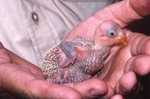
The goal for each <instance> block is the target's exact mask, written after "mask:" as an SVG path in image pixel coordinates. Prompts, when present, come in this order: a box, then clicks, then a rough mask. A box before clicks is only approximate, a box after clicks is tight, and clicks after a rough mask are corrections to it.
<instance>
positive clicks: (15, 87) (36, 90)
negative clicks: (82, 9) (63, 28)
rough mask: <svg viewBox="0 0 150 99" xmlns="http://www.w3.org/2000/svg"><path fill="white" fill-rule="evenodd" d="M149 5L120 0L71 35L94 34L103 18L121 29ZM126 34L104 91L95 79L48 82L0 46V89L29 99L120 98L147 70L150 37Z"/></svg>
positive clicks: (138, 0) (137, 0) (146, 0)
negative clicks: (125, 43)
mask: <svg viewBox="0 0 150 99" xmlns="http://www.w3.org/2000/svg"><path fill="white" fill-rule="evenodd" d="M149 5H150V1H149V0H123V1H121V2H119V3H117V4H114V5H111V6H109V7H107V8H105V9H103V10H101V11H99V12H97V13H96V14H95V15H94V16H92V17H90V18H89V19H87V20H86V21H85V22H82V23H81V24H79V25H78V26H77V28H75V29H74V30H73V31H72V33H71V34H72V36H73V37H74V35H75V34H78V33H79V34H80V33H87V35H91V34H90V33H94V31H95V29H96V27H97V26H98V25H99V24H101V23H102V22H104V21H105V20H112V21H113V22H115V23H117V24H119V25H120V27H121V28H125V26H126V25H128V23H129V22H131V21H134V20H136V19H141V18H142V16H145V15H149V14H150V6H149ZM125 12H126V13H125ZM87 27H90V28H87ZM126 35H127V37H128V46H127V47H125V48H124V49H122V50H120V51H119V52H117V55H116V56H115V57H116V58H115V59H113V60H111V61H110V62H109V63H108V66H109V65H110V64H113V65H111V66H109V67H112V68H111V69H110V71H109V72H107V74H108V75H107V76H105V79H104V80H105V81H106V82H107V86H108V91H107V89H106V86H105V84H104V83H103V82H102V81H99V80H96V79H91V80H88V81H84V82H82V83H78V84H71V85H67V86H63V85H56V84H51V83H48V82H46V81H45V80H44V77H43V75H42V72H41V70H40V69H39V68H37V67H35V66H34V65H33V64H30V63H29V62H27V61H24V60H23V59H21V58H20V57H17V56H16V55H15V54H12V53H11V52H10V51H8V50H6V49H4V48H3V47H2V46H1V47H0V48H1V49H0V63H1V64H0V88H1V89H5V90H9V91H11V92H13V93H18V94H23V96H29V97H30V98H31V99H37V97H38V98H40V99H43V97H44V99H51V98H54V99H81V97H88V98H90V97H91V96H92V95H104V93H106V94H107V96H111V95H112V94H113V93H117V95H115V96H113V97H112V99H122V96H120V95H123V94H124V93H126V92H129V91H131V89H132V88H133V87H134V85H135V83H136V82H137V80H136V76H135V73H136V74H138V75H140V76H143V75H146V74H148V73H149V72H150V56H149V55H150V50H149V49H150V47H149V46H150V38H149V37H148V36H144V35H143V34H139V33H132V32H130V31H126ZM115 50H116V49H114V51H115ZM120 76H121V78H120ZM14 78H15V79H14ZM119 78H120V79H119ZM70 87H72V88H70ZM114 87H115V88H114ZM10 89H12V90H10ZM93 89H95V90H93ZM107 92H108V93H107ZM119 94H120V95H119Z"/></svg>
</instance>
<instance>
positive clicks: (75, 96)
mask: <svg viewBox="0 0 150 99" xmlns="http://www.w3.org/2000/svg"><path fill="white" fill-rule="evenodd" d="M26 87H27V88H28V91H27V93H28V95H29V96H30V97H36V98H39V99H81V96H80V94H79V93H78V92H77V91H75V90H73V89H71V88H68V87H64V86H60V85H55V84H50V83H48V82H46V81H41V80H35V81H34V80H33V81H31V82H30V83H28V84H27V86H26Z"/></svg>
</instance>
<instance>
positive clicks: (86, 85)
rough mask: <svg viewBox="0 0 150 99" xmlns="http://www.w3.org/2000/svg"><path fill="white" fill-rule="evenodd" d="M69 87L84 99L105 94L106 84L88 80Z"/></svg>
mask: <svg viewBox="0 0 150 99" xmlns="http://www.w3.org/2000/svg"><path fill="white" fill-rule="evenodd" d="M71 87H73V88H75V89H76V90H78V91H79V92H80V93H81V95H82V96H83V97H84V98H85V99H87V98H95V97H101V96H103V95H105V94H106V93H107V86H106V84H105V83H104V82H103V81H100V80H97V79H90V80H87V81H84V82H81V83H78V84H72V85H71Z"/></svg>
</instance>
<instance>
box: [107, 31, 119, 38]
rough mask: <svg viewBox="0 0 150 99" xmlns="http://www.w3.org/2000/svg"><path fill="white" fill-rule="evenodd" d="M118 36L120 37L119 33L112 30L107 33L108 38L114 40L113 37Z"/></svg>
mask: <svg viewBox="0 0 150 99" xmlns="http://www.w3.org/2000/svg"><path fill="white" fill-rule="evenodd" d="M117 35H118V33H117V31H116V30H113V29H110V30H108V31H107V36H108V37H111V38H113V37H116V36H117Z"/></svg>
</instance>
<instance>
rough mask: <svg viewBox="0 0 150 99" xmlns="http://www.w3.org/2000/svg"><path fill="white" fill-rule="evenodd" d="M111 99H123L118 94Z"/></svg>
mask: <svg viewBox="0 0 150 99" xmlns="http://www.w3.org/2000/svg"><path fill="white" fill-rule="evenodd" d="M111 99H123V97H122V96H121V95H119V94H118V95H115V96H113V97H111Z"/></svg>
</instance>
